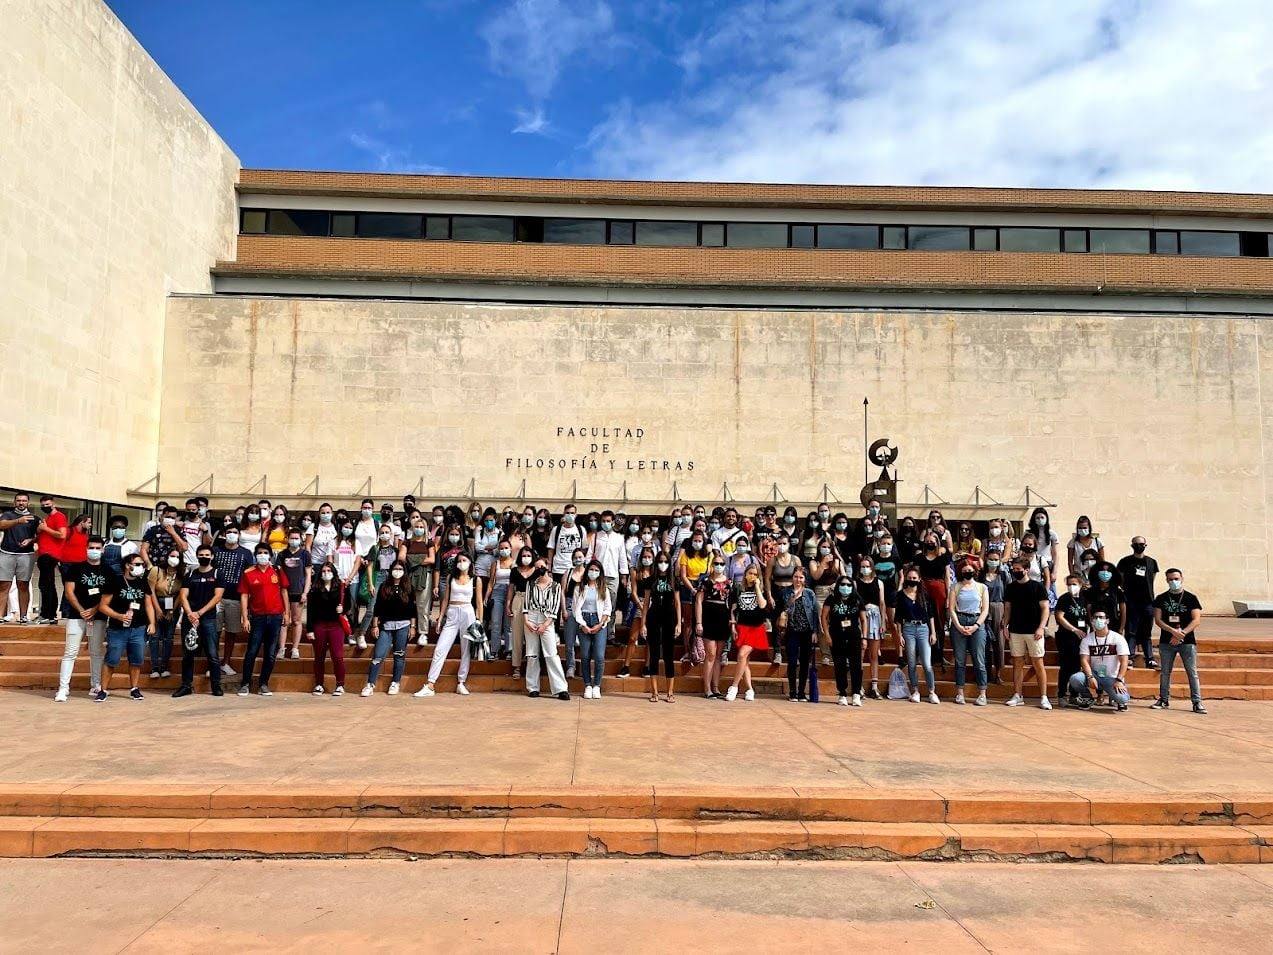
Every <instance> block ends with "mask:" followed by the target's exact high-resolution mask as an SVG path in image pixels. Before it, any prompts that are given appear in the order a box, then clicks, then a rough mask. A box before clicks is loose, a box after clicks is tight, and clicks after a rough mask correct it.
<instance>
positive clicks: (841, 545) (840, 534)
mask: <svg viewBox="0 0 1273 955" xmlns="http://www.w3.org/2000/svg"><path fill="white" fill-rule="evenodd" d="M831 544H832V546H834V547H835V552H836V553H837V554H838V555H839V557H840V561H841V563H843V564H844V566H845V567H851V566H852V565H853V564H852V562H853V559H854V555H853V550H854V546H853V535H852V534H850V533H849V515H848V514H846V513H844V511H837V512H836V514H835V516H834V517H832V518H831Z"/></svg>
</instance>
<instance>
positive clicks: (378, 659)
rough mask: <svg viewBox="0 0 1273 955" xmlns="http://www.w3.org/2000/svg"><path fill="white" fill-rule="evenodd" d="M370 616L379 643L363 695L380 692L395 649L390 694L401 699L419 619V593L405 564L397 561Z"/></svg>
mask: <svg viewBox="0 0 1273 955" xmlns="http://www.w3.org/2000/svg"><path fill="white" fill-rule="evenodd" d="M369 616H370V617H371V618H372V622H371V637H372V639H373V640H375V642H376V644H375V648H374V649H373V650H372V651H371V666H370V667H368V668H367V685H366V686H364V687H363V688H362V695H363V696H371V694H372V693H374V692H375V691H376V681H377V680H378V679H380V665H381V664H382V663H384V661H385V657H386V656H388V655H389V652H390V650H391V649H392V651H393V677H392V679H391V681H390V683H389V695H390V696H397V695H398V690H399V689H400V688H401V686H402V674H403V673H404V672H405V671H406V669H407V644H408V643H410V642H411V638H412V637H414V636H415V619H416V618H415V594H414V593H413V592H412V590H411V581H410V580H408V579H407V565H406V563H405V562H404V561H401V560H395V561H394V562H393V563H392V564H391V565H390V567H389V573H388V574H387V575H386V576H385V579H384V580H383V581H382V582H381V584H380V586H379V587H378V588H377V590H376V600H375V604H374V610H372V612H371V613H370V614H369Z"/></svg>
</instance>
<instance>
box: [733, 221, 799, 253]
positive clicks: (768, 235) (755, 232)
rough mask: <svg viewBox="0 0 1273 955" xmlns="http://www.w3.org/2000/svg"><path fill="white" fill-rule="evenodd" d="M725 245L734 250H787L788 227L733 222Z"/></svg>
mask: <svg viewBox="0 0 1273 955" xmlns="http://www.w3.org/2000/svg"><path fill="white" fill-rule="evenodd" d="M725 244H726V245H728V246H729V247H730V248H734V249H785V248H786V247H787V227H786V226H785V225H784V224H782V223H781V222H731V223H729V224H728V225H727V226H726V227H725Z"/></svg>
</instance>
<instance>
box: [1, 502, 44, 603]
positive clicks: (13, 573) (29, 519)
mask: <svg viewBox="0 0 1273 955" xmlns="http://www.w3.org/2000/svg"><path fill="white" fill-rule="evenodd" d="M37 524H38V522H37V521H36V518H35V515H34V514H32V513H31V496H30V495H29V494H27V493H26V491H19V492H18V493H17V494H15V495H13V507H11V508H9V510H7V511H5V512H3V513H0V614H7V613H8V612H9V590H10V588H11V587H12V585H13V584H14V583H16V584H17V585H18V621H17V622H18V623H30V622H31V621H30V620H29V619H28V617H27V611H28V610H29V609H30V607H31V574H32V572H33V571H34V570H35V533H36V527H37Z"/></svg>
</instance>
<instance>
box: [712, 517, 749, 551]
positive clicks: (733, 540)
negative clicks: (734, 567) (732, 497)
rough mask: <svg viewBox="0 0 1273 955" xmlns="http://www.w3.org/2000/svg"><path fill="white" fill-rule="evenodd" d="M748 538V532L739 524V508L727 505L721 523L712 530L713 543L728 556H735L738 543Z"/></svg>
mask: <svg viewBox="0 0 1273 955" xmlns="http://www.w3.org/2000/svg"><path fill="white" fill-rule="evenodd" d="M746 539H747V534H746V533H745V532H744V531H743V529H742V528H741V527H739V525H738V510H737V509H736V508H733V507H727V508H725V510H724V511H723V512H722V513H721V525H720V527H718V528H717V529H716V530H714V531H712V544H713V545H715V547H716V549H717V550H719V551H720V552H721V553H722V554H724V555H725V556H726V557H731V556H733V554H734V552H735V551H736V550H737V549H738V544H739V543H740V542H742V541H744V540H746Z"/></svg>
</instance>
